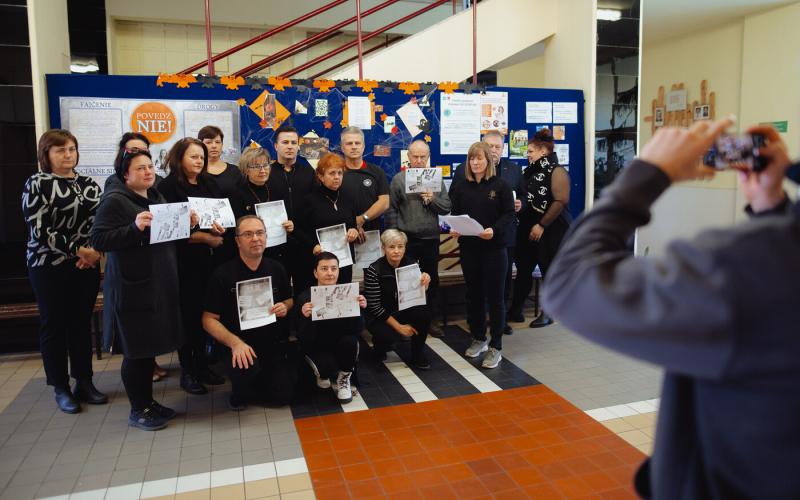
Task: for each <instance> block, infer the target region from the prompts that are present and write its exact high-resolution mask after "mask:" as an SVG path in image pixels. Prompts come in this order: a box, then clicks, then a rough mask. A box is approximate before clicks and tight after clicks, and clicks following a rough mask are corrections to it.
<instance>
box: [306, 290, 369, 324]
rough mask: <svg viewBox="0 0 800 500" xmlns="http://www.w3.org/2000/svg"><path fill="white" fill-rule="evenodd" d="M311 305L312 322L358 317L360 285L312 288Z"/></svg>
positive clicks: (359, 310) (359, 313)
mask: <svg viewBox="0 0 800 500" xmlns="http://www.w3.org/2000/svg"><path fill="white" fill-rule="evenodd" d="M311 304H313V306H312V308H311V321H324V320H326V319H337V318H354V317H358V316H360V315H361V308H360V307H359V306H358V283H342V284H338V285H327V286H312V287H311Z"/></svg>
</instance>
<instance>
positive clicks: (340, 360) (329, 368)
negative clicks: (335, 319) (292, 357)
mask: <svg viewBox="0 0 800 500" xmlns="http://www.w3.org/2000/svg"><path fill="white" fill-rule="evenodd" d="M329 333H333V332H329ZM307 356H308V357H309V358H311V360H312V361H313V362H314V364H315V365H317V370H319V376H320V378H335V377H336V375H337V374H338V373H339V372H340V371H343V372H352V371H353V370H354V369H355V367H356V363H357V362H358V337H356V336H355V335H342V336H339V337H336V336H333V335H330V336H328V337H327V338H325V336H319V335H318V336H317V340H316V342H314V345H313V346H311V349H310V350H309V351H308V353H307Z"/></svg>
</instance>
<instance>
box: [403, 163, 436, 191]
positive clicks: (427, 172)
mask: <svg viewBox="0 0 800 500" xmlns="http://www.w3.org/2000/svg"><path fill="white" fill-rule="evenodd" d="M441 190H442V169H441V168H407V169H406V193H407V194H408V193H428V192H430V193H438V192H440V191H441Z"/></svg>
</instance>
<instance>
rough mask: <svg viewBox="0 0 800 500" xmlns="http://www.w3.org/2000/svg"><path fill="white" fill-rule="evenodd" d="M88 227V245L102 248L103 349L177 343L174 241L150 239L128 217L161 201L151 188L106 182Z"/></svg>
mask: <svg viewBox="0 0 800 500" xmlns="http://www.w3.org/2000/svg"><path fill="white" fill-rule="evenodd" d="M106 189H107V190H106V192H105V193H103V197H102V199H101V201H100V207H99V208H98V210H97V216H96V218H95V221H94V226H93V227H92V231H91V235H90V237H91V243H92V246H93V247H94V248H95V249H97V250H99V251H101V252H106V257H107V259H108V260H107V261H106V267H105V281H104V285H103V296H104V311H103V336H104V343H105V346H106V349H108V350H115V349H117V348H119V349H121V350H122V352H123V354H124V355H125V356H126V357H128V358H134V359H136V358H149V357H153V356H158V355H159V354H165V353H168V352H172V351H174V350H175V349H177V348H178V347H180V346H181V345H183V328H182V325H181V317H180V307H179V293H178V264H177V259H176V252H175V246H176V244H175V242H165V243H158V244H155V245H151V244H150V229H149V228H147V229H145V230H144V231H140V230H139V229H138V228H137V227H136V224H135V223H134V221H135V220H136V215H137V214H138V213H139V212H144V211H146V210H148V207H149V205H154V204H158V203H165V202H166V200H164V197H163V196H161V194H160V193H159V192H158V191H156V190H155V189H152V188H151V189H149V190H148V191H147V198H146V199H145V198H142V197H141V196H139V195H138V194H136V193H134V192H133V191H131V190H130V189H128V188H127V187H126V186H125V184H123V183H121V182H120V183H114V184H111V185H107V186H106Z"/></svg>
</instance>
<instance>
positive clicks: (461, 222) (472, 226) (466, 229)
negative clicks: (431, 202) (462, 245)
mask: <svg viewBox="0 0 800 500" xmlns="http://www.w3.org/2000/svg"><path fill="white" fill-rule="evenodd" d="M441 218H442V220H443V221H445V222H446V223H447V225H448V226H450V228H451V229H452V230H453V231H454V232H456V233H458V234H460V235H461V236H478V235H479V234H481V233H482V232H483V229H484V228H483V226H481V225H480V223H479V222H478V221H476V220H475V219H473V218H472V217H470V216H469V215H442V216H441Z"/></svg>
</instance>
